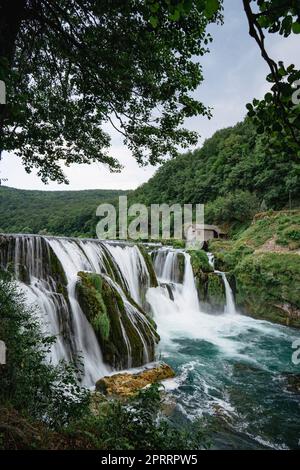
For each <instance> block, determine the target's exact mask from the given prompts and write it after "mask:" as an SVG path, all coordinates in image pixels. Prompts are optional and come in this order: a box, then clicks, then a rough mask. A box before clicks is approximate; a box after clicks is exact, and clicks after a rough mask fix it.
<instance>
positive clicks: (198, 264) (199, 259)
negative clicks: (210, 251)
mask: <svg viewBox="0 0 300 470" xmlns="http://www.w3.org/2000/svg"><path fill="white" fill-rule="evenodd" d="M188 253H189V255H190V257H191V265H192V268H193V273H194V276H198V275H201V274H202V273H210V272H212V271H213V268H212V267H211V266H210V264H209V262H208V257H207V254H206V252H205V251H203V250H190V251H188Z"/></svg>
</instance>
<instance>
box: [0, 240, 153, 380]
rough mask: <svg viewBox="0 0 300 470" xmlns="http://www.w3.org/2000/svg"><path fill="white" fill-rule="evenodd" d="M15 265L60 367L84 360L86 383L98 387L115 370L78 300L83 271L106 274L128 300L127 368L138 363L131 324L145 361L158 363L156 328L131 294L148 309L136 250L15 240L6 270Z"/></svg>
mask: <svg viewBox="0 0 300 470" xmlns="http://www.w3.org/2000/svg"><path fill="white" fill-rule="evenodd" d="M51 253H53V254H52V255H51ZM53 257H54V258H56V260H57V262H58V263H60V265H61V267H62V269H63V271H64V274H65V277H66V281H67V282H66V286H65V288H66V289H67V297H66V298H65V296H64V295H63V293H62V291H61V286H60V285H58V284H57V281H56V278H55V274H54V273H52V269H53V268H52V261H51V259H52V258H53ZM10 264H14V268H15V275H16V279H17V280H18V284H19V286H20V288H21V289H22V290H23V291H24V292H25V294H26V297H27V301H28V303H29V304H31V305H32V304H34V305H36V306H37V307H38V308H37V313H38V315H39V317H40V320H41V325H42V328H43V330H44V331H45V333H47V334H50V335H55V336H56V342H55V343H54V345H53V346H52V349H51V353H50V355H49V360H50V361H51V362H53V363H54V364H57V363H58V362H59V361H61V360H67V361H71V360H76V359H77V358H78V357H79V358H80V361H81V363H82V366H83V374H82V383H83V384H84V385H86V386H92V385H93V384H95V382H96V381H97V380H98V379H99V378H100V377H102V376H103V375H107V374H109V373H111V368H110V367H109V366H108V365H107V364H105V363H104V361H103V357H102V353H101V349H100V347H99V343H98V340H97V338H96V335H95V333H94V330H93V328H92V326H91V325H90V323H89V322H88V320H87V318H86V316H85V315H84V313H83V311H82V309H81V307H80V305H79V302H78V300H77V297H76V284H77V282H78V279H79V278H78V272H80V271H89V272H94V273H98V274H100V273H101V275H102V276H105V277H106V279H107V281H109V282H110V284H111V285H112V287H113V288H114V289H117V291H118V292H119V294H120V295H121V297H122V300H123V304H124V308H125V312H126V317H127V319H124V320H126V322H127V323H126V325H127V326H126V325H125V323H123V318H122V315H121V314H120V318H119V321H120V328H121V330H122V335H123V340H124V342H125V344H126V347H127V356H128V357H127V366H128V367H130V366H131V364H132V358H131V344H130V340H129V338H128V337H127V333H126V328H127V327H128V321H129V324H131V327H132V328H133V329H134V330H135V331H136V334H137V335H138V337H139V338H140V342H141V345H142V355H143V362H144V363H146V362H149V361H150V360H151V359H152V357H150V356H149V351H148V349H149V347H151V342H152V343H155V342H156V340H155V337H154V336H153V333H152V326H151V325H150V323H149V321H148V319H147V317H146V316H145V315H144V314H143V313H142V312H141V311H140V310H139V309H138V308H137V306H136V305H134V304H133V303H131V301H130V298H128V294H129V295H130V296H131V298H132V299H133V300H134V301H135V302H136V303H137V304H139V305H142V304H143V302H144V301H145V293H146V289H147V288H148V286H149V283H150V280H149V274H148V271H147V267H146V264H145V261H144V258H143V256H142V255H141V253H140V251H139V249H138V248H137V247H136V246H134V245H131V246H126V245H123V246H122V247H121V246H117V245H110V244H109V243H102V242H99V241H96V240H79V239H67V238H58V237H40V236H30V235H29V236H26V235H24V236H22V235H21V236H12V237H9V245H8V248H7V250H6V251H5V250H4V251H2V252H1V250H0V265H2V268H4V269H6V268H8V267H9V266H10ZM112 267H113V269H112ZM56 270H57V268H55V271H56ZM59 282H60V281H59ZM149 341H150V343H149ZM124 360H126V358H124Z"/></svg>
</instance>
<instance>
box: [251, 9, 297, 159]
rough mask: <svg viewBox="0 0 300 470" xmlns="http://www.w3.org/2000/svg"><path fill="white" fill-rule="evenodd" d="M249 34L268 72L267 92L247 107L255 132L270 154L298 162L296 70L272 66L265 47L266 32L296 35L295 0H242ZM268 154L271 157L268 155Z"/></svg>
mask: <svg viewBox="0 0 300 470" xmlns="http://www.w3.org/2000/svg"><path fill="white" fill-rule="evenodd" d="M243 4H244V9H245V12H246V15H247V19H248V23H249V32H250V35H251V36H252V37H253V38H254V39H255V41H256V43H257V44H258V46H259V49H260V51H261V55H262V57H263V58H264V60H265V61H266V63H267V65H268V67H269V69H270V73H269V75H268V76H267V81H268V82H269V83H270V91H269V92H267V93H266V94H265V96H264V98H263V99H262V100H258V99H254V100H253V103H249V104H248V105H247V108H248V115H249V116H250V117H251V118H252V119H253V122H254V124H255V125H256V128H257V132H258V133H259V134H264V143H265V146H266V148H269V149H272V152H273V154H274V153H275V154H276V155H280V154H281V155H285V158H286V159H287V158H292V159H294V160H295V161H299V156H300V70H297V69H296V68H295V65H294V64H290V65H285V64H284V63H283V62H282V61H280V62H278V63H276V62H275V61H274V60H273V59H272V58H271V57H270V55H269V54H268V52H267V50H266V46H265V35H266V32H267V33H269V34H274V33H278V34H280V35H281V36H283V37H288V36H290V35H291V34H299V33H300V2H299V1H298V0H256V1H253V2H252V1H251V0H243ZM270 155H271V154H270Z"/></svg>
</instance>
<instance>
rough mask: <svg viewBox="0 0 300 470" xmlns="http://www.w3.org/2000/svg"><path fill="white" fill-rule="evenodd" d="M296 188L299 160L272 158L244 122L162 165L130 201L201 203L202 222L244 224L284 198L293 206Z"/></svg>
mask: <svg viewBox="0 0 300 470" xmlns="http://www.w3.org/2000/svg"><path fill="white" fill-rule="evenodd" d="M297 160H298V161H297ZM299 188H300V165H299V158H298V157H297V156H296V155H295V156H293V155H290V156H289V155H287V153H285V154H284V155H282V156H281V157H280V158H279V157H277V158H276V157H275V156H274V155H273V154H272V153H271V152H269V151H268V149H266V148H265V146H263V144H262V140H261V137H260V136H259V135H258V134H257V133H256V132H255V130H254V128H253V126H252V125H251V124H250V122H249V121H248V120H245V121H244V122H243V123H239V124H237V125H236V126H234V127H230V128H227V129H223V130H220V131H217V132H216V133H215V134H214V135H213V136H212V137H211V138H210V139H208V140H206V142H205V143H204V145H203V147H202V148H201V149H197V150H195V151H194V152H190V153H186V154H184V155H181V156H179V157H177V158H175V159H173V160H170V161H168V162H167V163H165V164H164V165H162V166H161V167H160V168H159V170H158V171H157V172H156V174H155V175H154V176H153V177H152V178H151V179H150V180H149V181H148V182H147V183H145V184H144V185H142V186H141V187H139V188H138V189H137V190H136V191H134V192H133V193H131V198H132V199H133V200H135V201H138V202H142V203H145V204H147V205H148V204H151V203H162V202H168V203H175V202H179V203H205V204H207V205H206V215H207V220H208V221H210V222H215V223H233V222H235V221H237V222H243V221H244V220H247V219H248V220H250V219H251V218H252V216H253V214H254V213H255V212H257V211H258V210H260V209H263V210H266V209H275V210H277V209H281V208H284V207H288V206H289V203H290V201H289V199H290V198H291V205H292V207H297V206H298V204H299V199H300V190H299Z"/></svg>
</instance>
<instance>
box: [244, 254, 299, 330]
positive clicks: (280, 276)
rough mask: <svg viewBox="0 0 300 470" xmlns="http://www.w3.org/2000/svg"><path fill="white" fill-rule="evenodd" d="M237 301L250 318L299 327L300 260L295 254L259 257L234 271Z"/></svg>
mask: <svg viewBox="0 0 300 470" xmlns="http://www.w3.org/2000/svg"><path fill="white" fill-rule="evenodd" d="M235 276H236V300H237V304H238V306H239V307H240V308H241V309H242V310H243V311H244V312H245V313H247V314H249V315H251V316H253V317H255V318H261V319H265V320H269V321H272V322H275V323H280V324H283V325H290V326H294V327H300V257H299V255H298V254H292V253H259V254H253V255H249V256H247V257H245V258H244V259H243V260H242V261H241V262H240V263H239V264H238V265H237V267H236V269H235Z"/></svg>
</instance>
